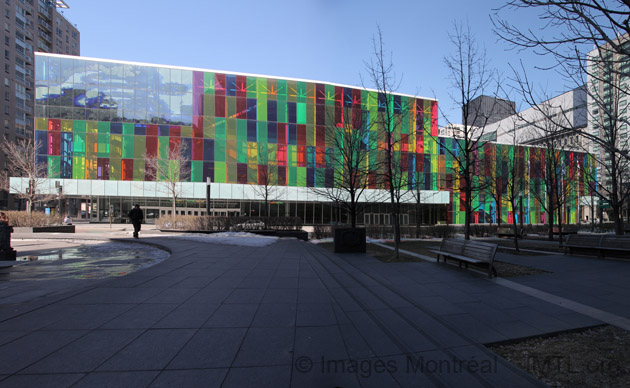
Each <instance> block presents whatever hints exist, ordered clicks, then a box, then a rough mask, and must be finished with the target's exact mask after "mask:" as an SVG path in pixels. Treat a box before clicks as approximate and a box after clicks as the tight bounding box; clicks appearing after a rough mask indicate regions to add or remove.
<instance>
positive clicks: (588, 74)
mask: <svg viewBox="0 0 630 388" xmlns="http://www.w3.org/2000/svg"><path fill="white" fill-rule="evenodd" d="M523 10H535V11H539V17H540V18H541V19H543V20H545V21H546V24H545V25H544V26H543V27H541V28H540V29H539V30H534V29H531V27H530V26H529V25H528V26H519V25H518V22H517V23H512V22H509V21H508V20H507V19H506V18H505V15H506V13H508V12H510V11H515V13H519V12H520V11H523ZM628 20H630V2H628V1H625V0H623V1H593V0H589V1H569V0H549V1H547V0H511V1H508V2H507V3H506V5H505V6H503V7H501V8H500V9H499V10H498V11H497V14H496V15H495V16H494V17H493V23H494V26H495V31H496V32H497V34H499V36H500V37H501V38H502V39H504V40H505V41H507V42H509V43H511V44H512V45H513V46H514V47H517V48H519V49H531V50H533V51H534V52H535V53H537V54H539V55H544V56H548V57H550V58H552V60H553V62H552V63H551V64H550V65H548V66H546V67H544V68H543V69H553V70H555V71H556V72H557V73H558V74H559V75H560V76H562V77H564V78H565V79H566V80H567V81H568V82H571V83H574V84H575V85H578V86H581V85H584V84H586V85H587V87H586V92H587V94H588V100H589V102H588V106H587V107H588V115H589V121H590V122H591V123H592V126H590V128H589V129H588V130H583V131H581V132H580V134H581V135H582V136H583V137H584V138H585V139H587V140H588V141H589V142H590V143H592V144H593V147H592V148H591V149H590V151H592V152H593V153H594V154H595V157H596V158H597V159H598V160H597V162H598V163H597V164H598V167H599V172H600V175H602V176H600V177H599V178H600V182H599V184H597V185H593V188H594V189H595V190H596V191H597V194H598V196H599V197H600V198H602V199H604V200H605V201H606V202H607V203H608V204H609V205H610V207H611V216H612V219H613V221H614V222H615V231H616V233H617V234H622V233H623V218H622V209H623V204H624V202H626V201H628V200H629V199H630V190H629V188H630V187H629V186H628V184H627V179H626V178H625V177H624V174H625V171H627V168H628V167H629V166H628V162H629V161H630V154H629V153H628V149H629V148H628V144H627V142H626V141H624V138H623V137H622V135H625V136H628V132H627V129H626V128H627V126H628V124H629V123H628V114H627V113H628V112H627V111H626V109H625V107H622V106H621V105H620V104H619V101H620V98H623V97H625V96H627V95H628V89H627V87H625V86H624V85H625V83H624V82H623V81H625V80H626V79H627V78H628V75H629V74H630V41H629V39H630V24H629V23H628ZM592 178H594V177H592ZM602 178H604V179H602Z"/></svg>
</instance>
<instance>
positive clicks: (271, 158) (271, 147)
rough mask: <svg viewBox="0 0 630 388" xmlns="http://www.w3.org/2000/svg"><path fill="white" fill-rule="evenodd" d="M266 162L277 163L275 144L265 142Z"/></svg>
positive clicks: (276, 147)
mask: <svg viewBox="0 0 630 388" xmlns="http://www.w3.org/2000/svg"><path fill="white" fill-rule="evenodd" d="M267 163H268V164H273V165H277V164H278V146H277V145H276V144H267Z"/></svg>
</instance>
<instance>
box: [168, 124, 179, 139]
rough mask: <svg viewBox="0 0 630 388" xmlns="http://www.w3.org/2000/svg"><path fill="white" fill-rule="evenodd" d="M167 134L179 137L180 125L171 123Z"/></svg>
mask: <svg viewBox="0 0 630 388" xmlns="http://www.w3.org/2000/svg"><path fill="white" fill-rule="evenodd" d="M169 135H170V137H180V136H181V135H182V127H180V126H179V125H171V128H170V130H169Z"/></svg>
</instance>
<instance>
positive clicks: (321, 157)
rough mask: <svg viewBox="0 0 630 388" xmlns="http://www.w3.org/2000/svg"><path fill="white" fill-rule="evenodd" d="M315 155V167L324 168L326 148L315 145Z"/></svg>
mask: <svg viewBox="0 0 630 388" xmlns="http://www.w3.org/2000/svg"><path fill="white" fill-rule="evenodd" d="M315 155H316V158H317V168H325V167H326V149H325V148H323V147H317V149H316V151H315Z"/></svg>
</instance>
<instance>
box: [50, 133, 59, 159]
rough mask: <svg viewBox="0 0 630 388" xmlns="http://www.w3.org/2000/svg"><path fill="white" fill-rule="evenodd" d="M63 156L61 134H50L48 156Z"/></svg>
mask: <svg viewBox="0 0 630 388" xmlns="http://www.w3.org/2000/svg"><path fill="white" fill-rule="evenodd" d="M60 154H61V132H50V133H49V134H48V155H60Z"/></svg>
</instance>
